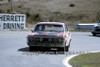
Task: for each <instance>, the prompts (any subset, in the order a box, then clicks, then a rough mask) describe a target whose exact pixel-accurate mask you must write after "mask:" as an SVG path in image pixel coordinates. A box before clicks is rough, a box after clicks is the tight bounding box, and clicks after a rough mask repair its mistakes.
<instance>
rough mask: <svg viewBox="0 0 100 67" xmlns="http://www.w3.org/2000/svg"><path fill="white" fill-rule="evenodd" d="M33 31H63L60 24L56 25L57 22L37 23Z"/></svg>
mask: <svg viewBox="0 0 100 67" xmlns="http://www.w3.org/2000/svg"><path fill="white" fill-rule="evenodd" d="M34 31H35V32H38V31H44V32H64V29H63V26H62V25H57V24H37V25H36V27H35V29H34Z"/></svg>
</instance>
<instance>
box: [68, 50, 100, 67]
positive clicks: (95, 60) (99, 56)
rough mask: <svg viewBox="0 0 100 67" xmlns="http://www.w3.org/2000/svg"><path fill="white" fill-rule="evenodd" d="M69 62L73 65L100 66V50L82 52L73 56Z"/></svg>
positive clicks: (76, 66)
mask: <svg viewBox="0 0 100 67" xmlns="http://www.w3.org/2000/svg"><path fill="white" fill-rule="evenodd" d="M69 63H70V64H71V65H72V66H73V67H100V52H99V53H90V54H81V55H79V56H76V57H74V58H72V59H71V60H70V61H69Z"/></svg>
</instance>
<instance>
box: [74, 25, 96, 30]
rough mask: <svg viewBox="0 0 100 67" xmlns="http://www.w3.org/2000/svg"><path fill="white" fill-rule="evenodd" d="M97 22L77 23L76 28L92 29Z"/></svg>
mask: <svg viewBox="0 0 100 67" xmlns="http://www.w3.org/2000/svg"><path fill="white" fill-rule="evenodd" d="M95 25H97V24H76V25H75V30H92V29H93V27H94V26H95Z"/></svg>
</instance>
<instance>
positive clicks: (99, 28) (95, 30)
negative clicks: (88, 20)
mask: <svg viewBox="0 0 100 67" xmlns="http://www.w3.org/2000/svg"><path fill="white" fill-rule="evenodd" d="M92 34H93V35H96V34H100V25H97V26H94V27H93V30H92Z"/></svg>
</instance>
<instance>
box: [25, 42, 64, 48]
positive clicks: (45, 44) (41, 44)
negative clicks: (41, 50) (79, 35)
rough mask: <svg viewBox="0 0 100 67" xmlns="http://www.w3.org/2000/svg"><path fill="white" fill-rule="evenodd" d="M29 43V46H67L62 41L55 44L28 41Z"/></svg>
mask: <svg viewBox="0 0 100 67" xmlns="http://www.w3.org/2000/svg"><path fill="white" fill-rule="evenodd" d="M27 44H28V46H33V47H65V45H64V44H62V43H61V44H59V43H56V44H54V43H32V42H31V43H30V42H28V43H27Z"/></svg>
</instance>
